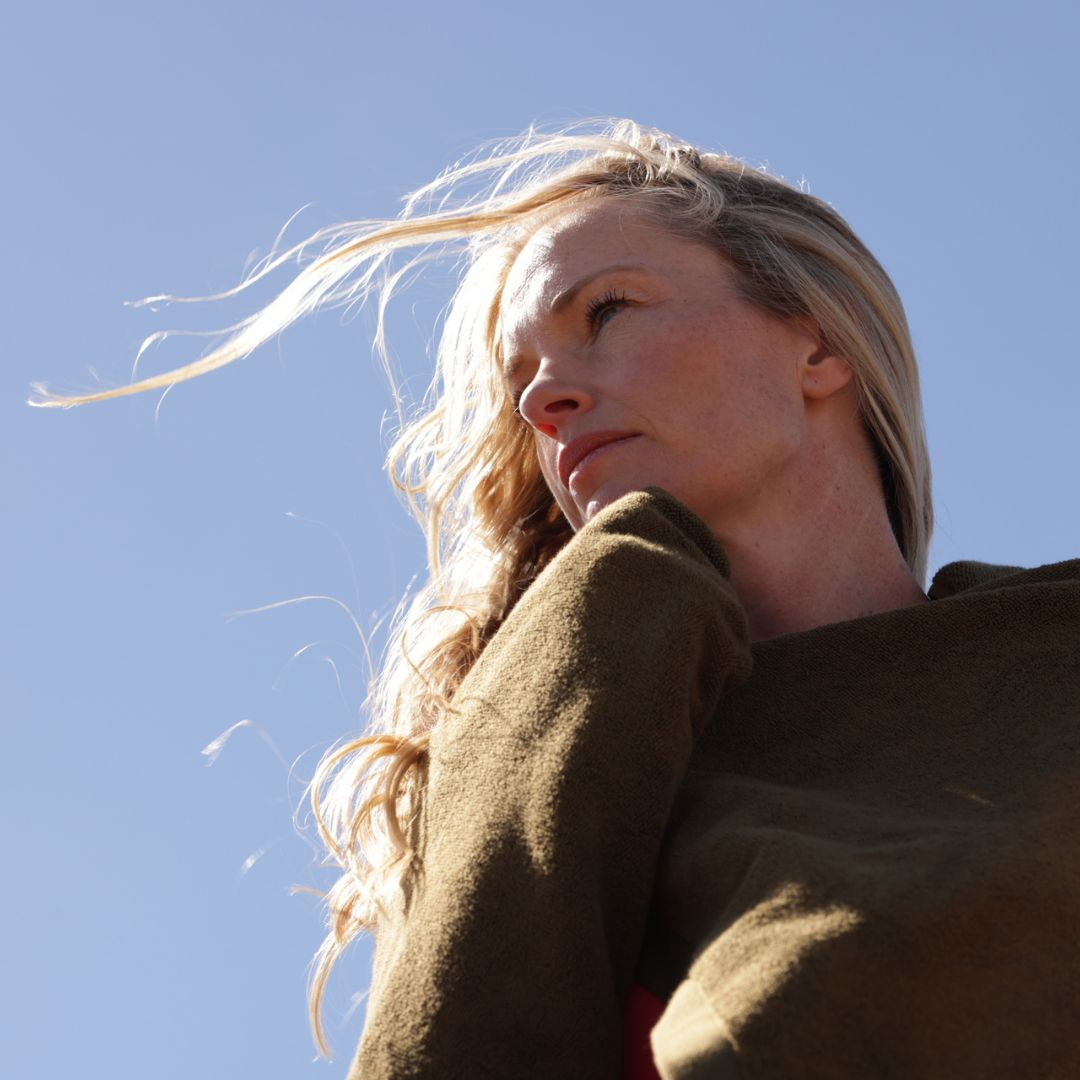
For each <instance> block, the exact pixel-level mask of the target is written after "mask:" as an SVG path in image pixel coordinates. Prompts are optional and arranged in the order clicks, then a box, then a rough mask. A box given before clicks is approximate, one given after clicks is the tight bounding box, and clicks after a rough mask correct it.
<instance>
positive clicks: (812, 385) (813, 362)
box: [799, 320, 855, 401]
mask: <svg viewBox="0 0 1080 1080" xmlns="http://www.w3.org/2000/svg"><path fill="white" fill-rule="evenodd" d="M807 323H808V325H807V324H804V326H803V329H804V331H805V332H806V334H807V337H808V339H809V340H808V344H807V349H806V352H805V353H804V355H803V357H802V359H801V360H800V361H799V382H800V385H801V387H802V392H803V397H804V398H806V399H808V400H810V401H824V400H825V399H826V398H828V397H831V396H832V395H833V394H835V393H836V392H837V391H838V390H843V389H844V387H845V386H847V385H848V383H850V382H851V380H852V379H853V378H854V377H855V372H854V371H852V369H851V365H850V364H849V363H848V362H847V361H846V360H844V359H842V358H841V357H839V356H837V355H836V354H835V353H834V352H833V351H832V350H831V349H829V348H828V346H826V345H825V344H823V343H822V340H821V332H820V331H819V329H818V326H817V323H815V322H813V320H807Z"/></svg>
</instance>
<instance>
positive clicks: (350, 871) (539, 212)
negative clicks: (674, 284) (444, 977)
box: [35, 121, 932, 1050]
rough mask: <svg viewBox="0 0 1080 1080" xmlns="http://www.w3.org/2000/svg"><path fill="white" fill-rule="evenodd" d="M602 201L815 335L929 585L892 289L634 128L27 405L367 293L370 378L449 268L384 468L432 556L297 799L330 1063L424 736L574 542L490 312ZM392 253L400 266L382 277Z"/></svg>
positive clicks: (527, 142)
mask: <svg viewBox="0 0 1080 1080" xmlns="http://www.w3.org/2000/svg"><path fill="white" fill-rule="evenodd" d="M598 197H603V198H616V199H632V200H634V201H635V205H641V206H644V207H647V208H648V209H650V210H651V211H652V212H653V214H654V215H655V218H656V220H657V221H658V222H659V223H661V224H662V225H663V226H664V227H666V228H668V229H670V230H672V231H673V232H675V233H676V234H678V235H680V236H685V237H688V238H691V239H693V240H696V241H699V242H704V243H707V244H710V245H712V246H713V247H714V248H715V250H716V251H718V252H719V253H720V254H722V255H723V256H724V257H725V258H726V259H727V260H728V261H729V263H730V264H731V265H732V266H733V267H734V269H735V270H736V272H737V279H738V281H739V283H740V286H741V289H742V292H743V295H744V297H745V298H746V299H747V300H748V301H749V302H751V303H752V304H754V305H756V306H757V307H759V308H760V309H761V310H763V311H765V312H768V313H771V314H773V315H776V316H779V317H781V318H795V317H809V318H811V319H813V320H814V321H815V322H816V324H817V326H818V328H819V331H820V334H821V337H822V341H823V344H826V345H827V346H828V347H829V348H830V349H831V351H833V352H834V353H836V354H837V355H839V356H842V357H843V358H844V359H845V360H847V361H848V363H849V364H850V365H851V367H852V369H853V371H854V380H855V384H856V386H857V390H858V400H859V407H860V412H861V417H862V420H863V423H864V425H865V428H866V431H867V433H868V435H869V437H870V441H871V443H872V445H873V446H874V448H875V451H876V453H877V456H878V462H879V466H880V470H881V476H882V485H883V490H884V493H885V498H886V503H887V507H888V511H889V517H890V521H891V523H892V527H893V531H894V533H895V534H896V538H897V541H898V543H899V547H900V550H901V551H902V553H903V555H904V558H905V559H906V560H907V563H908V565H909V566H910V567H911V569H912V571H913V573H914V575H915V577H916V579H917V580H918V581H920V582H922V581H924V580H925V573H926V559H927V548H928V544H929V539H930V532H931V527H932V507H931V499H930V466H929V458H928V454H927V448H926V441H925V436H924V432H923V420H922V409H921V403H920V393H919V378H918V371H917V368H916V362H915V356H914V352H913V349H912V345H911V340H910V335H909V331H908V327H907V321H906V318H905V315H904V310H903V307H902V305H901V302H900V298H899V296H898V295H897V293H896V290H895V288H894V287H893V285H892V282H891V281H890V280H889V277H888V275H887V274H886V273H885V271H884V270H883V269H882V267H881V266H880V265H879V263H878V262H877V260H876V259H875V258H874V257H873V255H871V253H870V252H869V251H868V250H867V249H866V247H865V246H864V245H863V244H862V242H861V241H860V240H859V239H858V237H857V236H856V235H855V234H854V233H853V232H852V230H851V228H850V227H849V226H848V225H847V223H846V222H845V221H844V220H843V219H842V218H841V217H840V216H839V215H838V214H837V213H836V212H835V211H834V210H833V209H832V208H831V207H830V206H828V205H827V204H826V203H824V202H822V201H821V200H819V199H817V198H814V197H812V196H811V195H809V194H807V193H805V192H803V191H801V190H798V189H796V188H793V187H791V186H789V185H788V184H786V183H784V182H783V181H781V180H779V179H776V178H774V177H772V176H770V175H767V174H766V173H764V172H762V171H759V170H756V169H753V168H750V167H749V166H747V165H746V164H744V163H743V162H741V161H739V160H737V159H734V158H732V157H728V156H726V155H720V154H711V153H702V152H699V151H698V150H695V149H694V148H692V147H690V146H687V145H685V144H683V143H682V142H680V141H678V140H677V139H675V138H673V137H671V136H669V135H666V134H664V133H662V132H659V131H655V130H651V129H647V128H643V127H641V126H639V125H637V124H634V123H631V122H629V121H618V122H612V123H609V124H606V125H603V126H599V125H595V124H594V125H580V126H577V127H574V128H570V129H566V130H563V131H559V132H556V133H553V134H544V133H538V132H536V131H533V130H530V131H529V132H527V133H526V134H525V135H524V136H522V137H521V138H520V139H518V140H515V141H514V142H512V143H506V144H501V145H497V146H495V147H494V148H492V149H490V150H489V151H488V152H487V153H486V155H485V156H480V157H477V158H475V159H471V160H469V161H466V162H465V163H459V164H458V165H456V166H454V167H453V168H451V169H449V170H448V171H447V172H445V173H444V174H442V175H441V176H440V177H439V178H437V179H436V180H435V181H433V182H432V183H431V184H429V185H427V186H425V187H424V188H422V189H420V190H419V191H418V192H416V193H415V194H413V195H412V196H410V197H409V199H408V200H407V201H406V204H405V207H404V209H403V211H402V212H401V214H400V215H399V216H398V217H397V218H395V219H393V220H388V221H363V222H355V223H350V224H346V225H341V226H337V227H334V228H331V229H325V230H322V231H320V232H319V233H316V234H315V236H313V237H312V238H311V239H309V240H308V241H305V242H304V243H303V244H300V245H297V246H295V247H293V248H290V249H289V250H287V251H284V252H281V253H280V254H276V255H275V256H273V257H272V258H269V259H268V260H267V261H266V263H265V265H263V266H262V267H261V268H260V269H259V270H258V272H257V273H255V274H253V275H252V276H251V277H249V278H248V279H246V280H245V281H244V282H242V283H241V285H239V286H237V288H236V289H233V290H230V291H229V292H228V293H224V294H221V295H222V296H229V295H233V294H235V293H236V292H239V291H240V290H242V289H244V288H247V287H248V286H250V285H251V284H252V283H253V282H254V281H256V280H259V279H260V278H261V277H263V276H265V275H266V274H268V273H269V272H271V271H272V270H274V269H276V268H277V267H279V266H280V265H281V264H282V263H284V262H285V261H286V260H289V259H292V258H299V259H303V258H304V257H306V253H307V252H308V251H310V250H311V248H312V246H313V245H314V246H318V247H319V249H320V250H321V254H319V255H318V256H317V257H315V258H313V259H311V260H310V261H308V262H307V263H306V265H304V266H303V268H302V269H301V270H300V271H299V273H297V275H296V277H295V278H294V279H293V280H292V282H291V284H289V285H288V286H287V287H286V288H285V289H284V290H283V291H282V292H281V293H280V294H279V295H278V296H277V298H276V299H274V300H273V301H272V302H271V303H269V304H268V305H267V306H266V307H265V308H263V309H262V310H261V311H259V312H257V313H256V314H254V315H252V316H250V317H249V318H247V319H245V320H244V321H242V322H240V323H238V324H236V325H235V326H233V327H231V328H230V329H229V334H230V336H228V337H227V338H226V339H225V340H224V343H223V344H222V345H221V346H220V347H218V348H216V349H214V350H213V351H211V352H210V353H209V354H208V355H206V356H205V357H203V358H202V359H200V360H198V361H196V362H194V363H192V364H189V365H187V366H186V367H182V368H179V369H177V370H174V371H171V372H168V373H166V374H163V375H160V376H156V377H153V378H148V379H144V380H142V381H140V382H136V383H132V384H130V385H127V386H123V387H119V388H117V389H114V390H109V391H104V392H101V393H97V394H91V395H85V396H83V397H61V396H58V395H52V394H49V393H48V392H47V391H45V390H43V389H39V391H38V393H39V395H40V396H39V399H38V401H36V402H35V403H36V404H44V405H72V404H81V403H82V402H86V401H94V400H99V399H103V398H109V397H117V396H120V395H123V394H129V393H135V392H138V391H141V390H149V389H153V388H155V387H157V388H161V387H167V386H171V385H173V384H175V383H177V382H181V381H183V380H185V379H189V378H192V377H194V376H196V375H200V374H202V373H204V372H207V371H210V370H213V369H214V368H217V367H220V366H222V365H223V364H226V363H229V362H230V361H232V360H235V359H237V358H240V357H243V356H246V355H248V354H249V353H251V352H252V351H253V350H254V349H255V348H257V347H258V346H259V345H261V344H263V343H264V342H266V341H267V340H268V339H270V338H272V337H273V336H274V335H276V334H278V333H279V332H280V331H282V330H283V329H284V328H285V327H287V326H288V325H290V324H291V323H292V322H294V321H295V320H296V319H298V318H299V317H300V316H301V315H304V314H306V313H308V312H310V311H312V310H314V309H315V308H317V307H320V306H325V305H327V304H335V303H337V304H352V303H355V302H357V301H360V300H363V299H365V298H366V297H368V296H370V295H373V294H375V295H376V296H377V300H378V316H379V320H378V329H377V332H376V345H377V347H378V349H379V350H380V352H381V353H382V355H383V357H384V359H385V357H386V352H385V349H384V346H383V315H384V312H385V308H386V304H387V302H388V300H389V299H390V296H391V294H392V293H393V292H394V290H395V287H396V286H398V285H399V284H400V283H401V281H402V280H403V279H406V278H409V277H411V276H413V275H414V273H415V271H417V270H418V269H419V268H420V264H421V263H426V262H428V261H430V260H432V259H434V258H437V257H450V258H457V259H458V260H461V259H462V256H464V260H463V261H464V272H463V274H462V276H461V278H460V283H459V285H458V287H457V290H456V292H455V294H454V297H453V300H452V302H451V304H450V306H449V308H448V313H447V316H446V319H445V324H444V327H443V332H442V335H441V339H440V343H439V348H438V354H437V360H436V367H435V372H434V376H433V380H432V383H431V386H430V388H429V391H428V394H427V396H426V398H425V401H424V403H423V405H422V407H421V408H420V409H419V410H418V411H414V412H413V414H412V416H411V417H410V418H408V419H407V418H406V417H405V414H404V412H403V411H402V407H401V404H400V400H399V402H398V408H399V417H401V429H400V432H399V434H398V436H397V439H396V441H395V443H394V445H393V446H392V448H391V450H390V455H389V465H390V466H391V471H392V475H393V477H394V480H395V483H396V485H397V486H398V487H399V488H400V490H401V491H403V492H404V493H405V495H406V497H407V499H408V502H409V505H410V507H411V509H412V512H413V513H414V515H415V516H416V518H417V519H418V521H419V523H420V525H421V528H422V529H423V530H424V533H425V536H426V540H427V551H428V563H429V572H430V573H429V577H428V580H427V582H426V583H425V584H424V585H423V587H422V588H421V589H420V590H419V591H418V592H417V593H416V595H415V596H414V597H413V598H412V599H411V600H409V598H406V600H403V601H402V605H401V607H400V608H399V612H398V616H397V619H396V620H395V625H394V629H393V631H392V633H391V637H390V642H389V644H388V647H387V652H386V658H385V661H384V663H383V666H382V668H381V670H380V671H379V672H378V674H377V676H376V677H375V679H374V681H373V684H372V687H371V694H370V696H369V699H368V709H369V713H370V717H371V723H370V726H369V729H368V733H367V734H366V735H364V736H363V737H362V738H356V739H353V740H352V741H349V742H347V743H345V744H343V745H341V746H339V747H337V748H335V749H333V750H332V751H330V752H329V753H328V754H327V755H326V756H325V757H324V758H323V760H322V762H321V763H320V765H319V767H318V769H317V772H316V775H315V777H314V779H313V782H312V787H311V800H312V806H313V810H314V817H315V820H316V822H317V824H318V828H319V830H320V833H321V835H322V838H323V840H324V841H325V843H326V846H327V848H328V851H329V859H330V860H331V861H332V862H333V863H334V864H336V865H337V866H338V867H340V869H341V871H342V873H341V875H340V877H339V878H338V880H337V882H336V883H335V884H334V885H333V887H332V888H331V889H330V891H329V893H328V894H327V896H326V900H327V904H328V923H329V933H328V935H327V937H326V940H325V941H324V943H323V945H322V947H321V948H320V950H319V952H318V954H317V955H316V957H315V963H314V967H313V974H312V980H311V988H310V1007H311V1016H312V1025H313V1030H314V1034H315V1039H316V1042H317V1043H318V1045H319V1047H320V1049H323V1050H325V1048H326V1047H325V1039H324V1036H323V1030H322V1026H321V1021H320V1005H321V1001H322V996H323V991H324V989H325V986H326V981H327V977H328V975H329V973H330V970H331V968H332V966H333V965H334V963H335V961H336V960H337V959H338V957H339V956H340V955H341V953H342V952H343V951H344V950H345V948H346V947H347V946H348V944H349V943H350V942H351V941H352V939H353V938H354V937H355V936H356V935H357V934H358V933H359V932H361V931H364V930H368V931H371V932H375V931H376V930H377V923H378V919H379V915H380V912H381V911H385V910H386V907H385V905H386V904H388V903H392V902H393V899H394V897H395V895H396V893H397V891H398V889H399V887H400V883H401V879H402V877H403V875H404V874H405V873H406V871H407V869H408V867H409V865H410V863H411V861H412V859H413V858H414V856H415V851H414V850H413V846H412V841H411V838H410V826H411V822H412V819H413V817H414V815H415V812H416V810H417V808H418V805H419V803H418V799H419V796H420V793H421V791H422V786H423V777H424V765H425V762H426V750H427V746H428V741H429V736H430V732H431V730H432V728H433V727H434V726H435V725H436V724H437V723H438V722H439V719H440V717H441V716H442V715H443V714H444V713H445V712H446V710H447V709H448V708H449V707H450V703H451V702H452V701H453V698H454V694H455V691H456V690H457V688H458V686H459V685H460V684H461V681H462V679H463V678H464V677H465V675H466V674H467V673H468V671H469V669H470V668H471V667H472V665H473V664H474V663H475V662H476V660H477V658H478V657H479V655H480V653H481V652H482V651H483V649H484V647H485V645H486V644H487V642H488V641H490V640H491V637H492V635H494V633H495V632H496V630H498V628H499V626H500V625H501V624H502V622H503V621H504V619H505V618H506V617H507V615H508V613H509V612H510V610H511V609H512V608H513V606H514V604H515V603H516V602H517V600H518V599H519V598H520V597H521V595H522V593H523V592H524V590H525V589H527V588H528V586H529V584H530V583H531V582H532V581H533V580H534V579H535V577H536V576H537V574H538V573H539V572H540V571H541V570H542V569H543V567H544V566H545V565H546V564H547V563H548V562H549V561H550V560H551V559H552V557H553V556H554V555H555V554H556V553H557V552H558V551H559V549H560V548H561V547H562V546H563V544H565V543H566V541H567V539H568V538H569V537H570V535H571V529H570V526H569V525H568V523H567V522H566V520H565V518H564V517H563V516H562V514H561V512H560V511H559V509H558V507H557V506H556V504H555V502H554V499H553V498H552V495H551V493H550V492H549V491H548V489H547V487H546V485H545V483H544V480H543V478H542V476H541V474H540V470H539V467H538V464H537V461H536V456H535V454H534V453H533V448H532V441H531V440H532V436H531V433H530V431H529V429H528V428H527V427H526V426H525V425H523V424H521V423H520V421H519V420H518V419H517V418H516V417H515V416H514V415H513V410H512V408H511V405H510V402H509V400H508V397H507V393H506V390H505V388H504V386H503V384H502V381H501V378H500V375H499V371H500V367H501V364H500V356H499V353H500V343H499V340H498V336H499V305H500V298H501V294H502V290H503V286H504V284H505V281H506V278H507V275H508V273H509V269H510V266H511V265H512V263H513V261H514V258H515V256H516V255H517V253H518V252H519V251H520V250H521V248H522V247H523V245H524V243H525V242H526V241H527V240H528V238H529V236H530V235H532V233H533V232H534V231H535V230H536V228H537V227H539V225H540V224H541V223H543V222H544V221H546V220H549V219H550V218H551V217H552V216H554V215H557V214H559V213H561V212H562V211H564V210H566V209H568V208H570V207H571V206H573V205H574V204H578V203H581V202H582V201H583V200H587V199H593V198H598ZM401 249H408V250H411V251H412V252H413V255H412V257H411V258H410V259H409V260H408V261H406V262H405V263H404V264H403V265H401V266H399V267H396V268H395V267H394V266H393V264H392V259H393V257H394V256H395V254H396V253H397V252H398V251H399V250H401ZM159 336H162V335H155V338H156V337H159ZM149 340H153V339H148V341H149ZM388 370H389V369H388ZM391 380H392V376H391ZM396 394H397V392H396V389H395V398H396V400H397V397H396Z"/></svg>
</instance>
